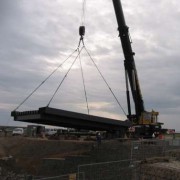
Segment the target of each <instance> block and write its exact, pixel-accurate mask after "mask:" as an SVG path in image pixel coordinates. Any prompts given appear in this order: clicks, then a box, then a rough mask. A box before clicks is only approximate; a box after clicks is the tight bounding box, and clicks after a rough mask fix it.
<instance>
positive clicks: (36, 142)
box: [0, 137, 93, 174]
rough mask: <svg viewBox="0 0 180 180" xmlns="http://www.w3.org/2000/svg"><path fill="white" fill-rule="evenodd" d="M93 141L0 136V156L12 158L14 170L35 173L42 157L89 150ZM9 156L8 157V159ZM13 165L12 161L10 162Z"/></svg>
mask: <svg viewBox="0 0 180 180" xmlns="http://www.w3.org/2000/svg"><path fill="white" fill-rule="evenodd" d="M92 144H93V142H88V141H72V140H71V141H70V140H69V141H57V140H47V139H41V138H27V137H0V158H1V160H3V159H5V158H8V157H10V158H12V159H13V160H14V165H15V166H16V170H17V169H19V170H21V171H22V172H25V173H29V174H36V171H37V169H38V167H39V166H40V165H41V162H42V159H43V158H53V157H56V158H63V157H65V156H68V155H79V154H82V153H84V152H87V151H89V150H90V149H91V148H92ZM10 158H9V159H10ZM11 164H12V166H13V163H11Z"/></svg>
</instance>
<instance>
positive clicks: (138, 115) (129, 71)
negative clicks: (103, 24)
mask: <svg viewBox="0 0 180 180" xmlns="http://www.w3.org/2000/svg"><path fill="white" fill-rule="evenodd" d="M112 1H113V5H114V10H115V14H116V19H117V23H118V31H119V37H120V40H121V44H122V49H123V53H124V57H125V60H124V67H125V79H126V94H127V105H128V115H127V118H128V119H129V120H130V121H131V122H132V124H133V126H134V129H135V133H134V134H135V136H137V137H146V138H150V137H152V135H153V133H157V134H158V133H159V132H160V131H161V125H162V123H159V122H158V115H159V113H158V112H155V111H153V110H152V111H151V112H147V111H146V110H145V108H144V102H143V98H142V94H141V89H140V85H139V80H138V75H137V70H136V65H135V61H134V55H135V53H134V52H133V51H132V47H131V40H130V35H129V27H128V26H127V25H126V22H125V18H124V13H123V9H122V5H121V1H120V0H112ZM129 85H130V90H131V93H132V98H133V101H134V106H135V114H132V113H131V102H130V93H129Z"/></svg>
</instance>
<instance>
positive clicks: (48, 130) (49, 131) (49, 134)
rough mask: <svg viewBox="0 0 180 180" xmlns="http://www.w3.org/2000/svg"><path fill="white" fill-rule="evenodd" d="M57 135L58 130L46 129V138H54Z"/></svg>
mask: <svg viewBox="0 0 180 180" xmlns="http://www.w3.org/2000/svg"><path fill="white" fill-rule="evenodd" d="M56 133H57V129H46V130H45V135H46V136H52V135H54V134H56Z"/></svg>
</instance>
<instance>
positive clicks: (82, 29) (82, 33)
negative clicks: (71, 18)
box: [79, 26, 85, 37]
mask: <svg viewBox="0 0 180 180" xmlns="http://www.w3.org/2000/svg"><path fill="white" fill-rule="evenodd" d="M79 35H80V36H81V37H83V36H84V35H85V26H80V27H79Z"/></svg>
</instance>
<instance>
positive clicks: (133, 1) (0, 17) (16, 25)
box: [0, 0, 180, 131]
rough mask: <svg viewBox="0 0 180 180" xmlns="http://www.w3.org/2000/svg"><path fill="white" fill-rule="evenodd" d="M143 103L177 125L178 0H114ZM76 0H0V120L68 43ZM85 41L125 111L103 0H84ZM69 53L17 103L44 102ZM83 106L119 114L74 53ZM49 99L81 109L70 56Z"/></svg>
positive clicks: (73, 35)
mask: <svg viewBox="0 0 180 180" xmlns="http://www.w3.org/2000/svg"><path fill="white" fill-rule="evenodd" d="M122 5H123V9H124V14H125V18H126V23H127V25H128V26H129V27H130V34H131V39H132V41H133V43H132V48H133V51H134V52H135V53H136V55H135V61H136V66H137V71H138V76H139V80H140V86H141V90H142V94H143V99H144V103H145V108H146V110H147V111H151V110H152V109H154V110H156V111H159V113H160V115H159V121H160V122H163V123H164V124H165V125H164V127H165V128H175V129H176V130H178V131H179V130H180V115H179V113H180V78H179V77H180V70H179V69H180V51H179V48H180V21H179V19H180V1H179V0H171V1H169V0H138V1H137V0H122ZM81 14H82V0H53V1H52V0H31V1H27V0H0V23H1V27H0V123H1V125H7V124H8V125H14V124H17V123H14V121H13V119H12V118H11V117H10V112H11V111H12V110H14V109H15V108H16V107H17V106H18V105H19V104H20V103H21V102H22V101H23V100H24V99H25V98H26V97H27V96H28V95H29V94H30V93H31V92H32V91H33V90H34V89H35V88H36V87H37V86H38V85H39V84H40V83H41V82H42V81H43V80H44V79H45V78H46V77H47V76H48V75H49V74H50V73H51V72H52V71H53V70H54V69H55V68H56V67H57V66H58V65H59V64H61V63H62V62H63V61H64V60H65V59H66V58H67V57H68V56H69V55H70V54H71V53H72V52H73V51H74V50H75V49H76V48H77V45H78V41H79V34H78V28H79V25H81ZM85 26H86V34H85V39H84V42H85V46H86V48H87V49H88V51H89V52H90V54H91V56H92V57H93V59H94V60H95V62H96V64H97V65H98V67H99V69H100V70H101V72H102V74H103V75H104V77H105V79H106V80H107V82H108V83H109V85H110V87H111V89H112V90H113V91H114V93H115V94H116V96H117V98H118V100H119V102H120V103H121V105H122V106H123V108H124V110H125V111H126V113H127V103H126V92H125V80H124V67H123V60H124V57H123V53H122V47H121V43H120V40H119V37H118V32H117V22H116V18H115V13H114V9H113V4H112V1H111V0H87V3H86V12H85ZM75 56H76V54H74V56H73V57H72V58H71V59H69V61H68V62H67V63H65V64H64V66H62V68H60V69H59V70H58V71H57V73H55V74H54V75H53V76H52V77H51V78H50V79H49V80H48V81H47V82H46V83H45V84H44V85H43V86H42V87H41V88H40V89H38V91H36V93H35V94H34V95H33V96H32V97H31V98H30V99H29V100H28V101H27V102H25V103H24V104H23V105H22V106H21V107H20V108H19V109H18V110H19V111H21V110H30V109H38V108H39V107H44V106H46V105H47V104H48V102H49V100H50V98H51V96H52V94H53V92H54V91H55V90H56V88H57V86H58V85H59V83H60V82H61V80H62V78H63V77H64V75H65V73H66V72H67V70H68V69H69V66H70V65H71V63H72V61H73V60H74V58H75ZM81 60H82V66H83V72H84V79H85V85H86V91H87V98H88V102H89V108H90V114H92V115H100V116H105V117H110V118H116V119H120V120H124V119H126V117H125V115H124V114H123V112H122V110H121V109H120V108H119V106H118V104H117V103H116V101H115V100H114V98H113V96H112V94H111V93H110V92H109V89H108V88H107V86H106V85H105V83H104V82H103V80H102V78H101V77H100V75H99V74H98V72H97V70H96V68H95V67H94V65H93V63H92V62H91V60H90V58H88V56H87V54H86V52H85V51H84V50H83V51H82V54H81ZM50 107H55V108H60V109H64V110H70V111H75V112H80V113H87V109H86V101H85V97H84V89H83V83H82V77H81V71H80V63H79V61H77V62H76V63H75V65H74V66H73V68H72V70H71V71H70V73H69V74H68V76H67V77H66V79H65V81H64V83H63V84H62V86H61V87H60V89H59V91H58V93H57V94H56V96H55V97H54V99H53V100H52V102H51V104H50Z"/></svg>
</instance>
